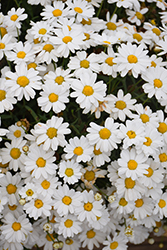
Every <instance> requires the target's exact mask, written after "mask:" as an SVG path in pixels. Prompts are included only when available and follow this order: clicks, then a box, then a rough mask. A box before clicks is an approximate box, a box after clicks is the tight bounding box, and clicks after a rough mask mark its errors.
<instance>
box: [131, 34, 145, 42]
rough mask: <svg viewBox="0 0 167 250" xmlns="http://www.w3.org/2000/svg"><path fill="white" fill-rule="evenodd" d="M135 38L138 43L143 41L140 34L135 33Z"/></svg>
mask: <svg viewBox="0 0 167 250" xmlns="http://www.w3.org/2000/svg"><path fill="white" fill-rule="evenodd" d="M133 38H134V39H136V40H137V41H138V42H140V41H141V40H142V39H143V37H142V36H141V35H140V34H138V33H134V34H133Z"/></svg>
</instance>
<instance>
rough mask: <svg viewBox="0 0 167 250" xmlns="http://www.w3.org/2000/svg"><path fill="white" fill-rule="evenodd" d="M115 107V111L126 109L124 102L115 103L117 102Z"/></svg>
mask: <svg viewBox="0 0 167 250" xmlns="http://www.w3.org/2000/svg"><path fill="white" fill-rule="evenodd" d="M115 107H116V108H117V109H121V110H123V109H124V108H126V103H125V102H124V101H117V102H116V103H115Z"/></svg>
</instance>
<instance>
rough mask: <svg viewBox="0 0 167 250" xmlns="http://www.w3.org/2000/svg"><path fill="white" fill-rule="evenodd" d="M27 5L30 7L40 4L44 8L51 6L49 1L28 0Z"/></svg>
mask: <svg viewBox="0 0 167 250" xmlns="http://www.w3.org/2000/svg"><path fill="white" fill-rule="evenodd" d="M28 3H29V4H32V5H38V4H41V5H43V6H45V5H48V4H51V0H28Z"/></svg>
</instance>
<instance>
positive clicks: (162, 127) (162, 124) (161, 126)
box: [158, 122, 167, 134]
mask: <svg viewBox="0 0 167 250" xmlns="http://www.w3.org/2000/svg"><path fill="white" fill-rule="evenodd" d="M158 131H159V132H160V133H161V134H164V133H165V132H166V131H167V124H166V123H165V122H160V123H159V127H158Z"/></svg>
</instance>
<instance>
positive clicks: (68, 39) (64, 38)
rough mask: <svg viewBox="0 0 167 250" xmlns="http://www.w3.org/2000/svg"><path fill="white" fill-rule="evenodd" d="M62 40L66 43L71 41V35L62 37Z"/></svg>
mask: <svg viewBox="0 0 167 250" xmlns="http://www.w3.org/2000/svg"><path fill="white" fill-rule="evenodd" d="M62 41H63V42H64V43H66V44H67V43H69V42H71V41H72V37H71V36H65V37H63V39H62Z"/></svg>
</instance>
